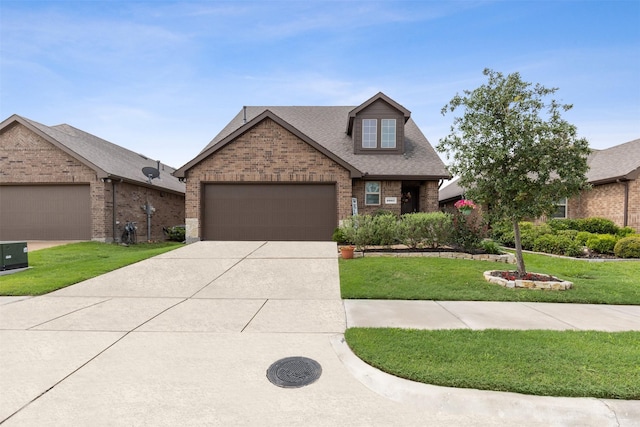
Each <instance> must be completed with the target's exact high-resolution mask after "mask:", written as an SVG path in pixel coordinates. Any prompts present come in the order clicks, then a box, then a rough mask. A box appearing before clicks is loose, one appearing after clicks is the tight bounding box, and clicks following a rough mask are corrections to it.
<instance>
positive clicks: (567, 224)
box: [547, 218, 576, 232]
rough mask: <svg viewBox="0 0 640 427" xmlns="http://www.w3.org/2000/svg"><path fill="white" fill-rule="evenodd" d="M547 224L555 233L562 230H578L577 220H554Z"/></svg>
mask: <svg viewBox="0 0 640 427" xmlns="http://www.w3.org/2000/svg"><path fill="white" fill-rule="evenodd" d="M547 224H548V225H549V227H551V229H552V230H553V231H554V232H558V231H561V230H576V228H575V227H576V224H575V220H573V219H568V218H566V219H564V218H553V219H550V220H549V221H547Z"/></svg>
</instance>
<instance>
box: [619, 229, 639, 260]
mask: <svg viewBox="0 0 640 427" xmlns="http://www.w3.org/2000/svg"><path fill="white" fill-rule="evenodd" d="M613 253H614V254H615V255H616V256H617V257H620V258H640V234H634V235H631V236H627V237H623V238H622V239H620V240H618V243H616V245H615V246H614V248H613Z"/></svg>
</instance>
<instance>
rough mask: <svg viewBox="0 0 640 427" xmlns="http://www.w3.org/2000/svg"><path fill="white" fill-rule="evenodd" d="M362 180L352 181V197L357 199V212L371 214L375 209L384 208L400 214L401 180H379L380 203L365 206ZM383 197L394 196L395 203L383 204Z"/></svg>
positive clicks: (363, 182)
mask: <svg viewBox="0 0 640 427" xmlns="http://www.w3.org/2000/svg"><path fill="white" fill-rule="evenodd" d="M365 182H366V181H363V180H355V181H354V182H353V197H355V198H356V199H358V213H359V214H360V215H366V214H369V215H371V214H373V213H375V212H377V211H380V210H384V211H389V212H393V213H395V214H396V215H400V211H401V209H402V202H401V199H402V181H379V182H380V205H379V206H366V205H365V204H364V187H365ZM385 197H395V198H396V200H397V203H395V204H385V202H384V198H385Z"/></svg>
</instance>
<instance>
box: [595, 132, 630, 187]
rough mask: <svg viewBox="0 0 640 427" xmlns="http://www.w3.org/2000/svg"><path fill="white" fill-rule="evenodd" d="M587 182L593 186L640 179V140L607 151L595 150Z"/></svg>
mask: <svg viewBox="0 0 640 427" xmlns="http://www.w3.org/2000/svg"><path fill="white" fill-rule="evenodd" d="M588 163H589V172H587V180H588V181H589V183H591V184H592V185H599V184H606V183H608V182H615V181H617V180H623V181H626V180H630V179H638V177H639V176H640V139H635V140H633V141H629V142H626V143H624V144H620V145H616V146H615V147H611V148H607V149H605V150H594V151H593V152H592V153H591V155H590V156H589V159H588Z"/></svg>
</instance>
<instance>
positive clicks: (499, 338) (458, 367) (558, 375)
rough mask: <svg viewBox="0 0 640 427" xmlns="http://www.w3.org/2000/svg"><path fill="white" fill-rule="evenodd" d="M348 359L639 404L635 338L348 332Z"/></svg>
mask: <svg viewBox="0 0 640 427" xmlns="http://www.w3.org/2000/svg"><path fill="white" fill-rule="evenodd" d="M345 337H346V340H347V342H348V343H349V346H350V347H351V348H352V350H353V351H354V353H355V354H356V355H357V356H358V357H360V358H361V359H362V360H364V361H365V362H367V363H368V364H370V365H372V366H374V367H376V368H378V369H381V370H383V371H385V372H388V373H390V374H393V375H396V376H399V377H402V378H407V379H410V380H413V381H419V382H423V383H428V384H434V385H440V386H448V387H459V388H474V389H480V390H496V391H510V392H516V393H524V394H532V395H541V396H570V397H597V398H608V399H629V400H633V399H640V369H638V361H639V360H640V345H639V343H640V334H639V333H638V332H616V333H609V332H594V331H564V332H559V331H539V330H536V331H507V330H495V329H489V330H483V331H471V330H466V329H458V330H437V331H418V330H403V329H384V328H383V329H367V328H351V329H348V330H347V331H346V333H345Z"/></svg>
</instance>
